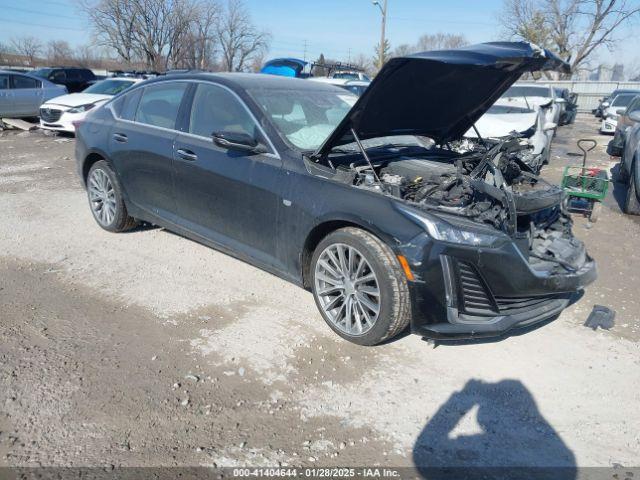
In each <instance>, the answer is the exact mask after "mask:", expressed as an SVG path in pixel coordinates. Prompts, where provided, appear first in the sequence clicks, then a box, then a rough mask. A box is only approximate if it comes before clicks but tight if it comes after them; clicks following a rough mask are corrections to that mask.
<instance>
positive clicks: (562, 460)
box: [413, 380, 576, 480]
mask: <svg viewBox="0 0 640 480" xmlns="http://www.w3.org/2000/svg"><path fill="white" fill-rule="evenodd" d="M476 408H477V412H476V415H475V416H476V419H477V422H475V421H474V420H473V416H474V410H475V409H476ZM473 423H477V425H473ZM458 424H460V425H461V429H462V430H463V432H462V433H461V434H460V435H455V432H454V430H455V429H456V426H457V425H458ZM478 427H479V428H478ZM478 429H479V430H481V431H478ZM470 430H472V431H474V432H475V433H469V431H470ZM413 461H414V464H415V466H416V468H417V469H418V471H419V472H420V474H421V476H422V477H423V478H427V479H438V480H440V479H456V480H462V479H480V478H491V479H502V478H504V479H510V480H512V479H519V478H523V479H524V478H526V479H549V480H551V479H553V480H571V479H575V478H576V464H575V456H574V455H573V453H572V452H571V450H570V449H569V448H568V447H567V446H566V445H565V443H564V442H563V441H562V439H561V438H560V436H559V435H558V433H557V432H556V431H555V430H554V428H553V427H552V426H551V425H549V423H548V422H547V421H546V420H545V419H544V418H543V417H542V415H541V414H540V411H539V410H538V407H537V405H536V403H535V400H534V399H533V397H532V395H531V393H530V392H529V391H528V390H527V389H526V387H525V386H524V385H523V384H522V383H521V382H519V381H517V380H503V381H501V382H497V383H485V382H482V381H479V380H470V381H469V382H467V384H466V385H465V386H464V388H463V389H462V391H459V392H455V393H453V394H452V395H451V397H449V399H448V400H447V402H446V403H444V404H443V405H442V406H441V407H440V408H439V409H438V411H437V412H436V414H435V415H434V416H433V417H432V418H431V419H430V420H429V422H428V423H427V425H426V426H425V427H424V429H423V430H422V432H421V433H420V435H419V437H418V439H417V440H416V443H415V445H414V448H413Z"/></svg>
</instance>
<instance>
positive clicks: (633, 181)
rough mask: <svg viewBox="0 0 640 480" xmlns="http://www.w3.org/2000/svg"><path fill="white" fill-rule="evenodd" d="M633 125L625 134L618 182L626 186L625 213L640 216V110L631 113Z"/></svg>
mask: <svg viewBox="0 0 640 480" xmlns="http://www.w3.org/2000/svg"><path fill="white" fill-rule="evenodd" d="M629 118H630V120H631V121H632V122H633V124H632V125H631V126H630V127H629V128H628V129H627V130H626V132H625V141H624V145H623V147H622V157H621V159H620V166H619V174H618V180H619V181H620V182H622V183H624V184H626V185H628V188H627V195H626V197H625V199H624V208H623V210H624V212H625V213H628V214H630V215H640V193H639V192H640V110H634V111H633V112H630V113H629Z"/></svg>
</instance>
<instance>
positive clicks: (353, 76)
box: [329, 71, 371, 82]
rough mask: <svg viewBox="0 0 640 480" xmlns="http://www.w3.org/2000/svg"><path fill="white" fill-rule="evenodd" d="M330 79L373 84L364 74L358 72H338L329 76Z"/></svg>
mask: <svg viewBox="0 0 640 480" xmlns="http://www.w3.org/2000/svg"><path fill="white" fill-rule="evenodd" d="M329 78H337V79H341V80H359V81H361V82H371V79H370V78H369V77H368V76H367V75H366V74H365V73H363V72H356V71H336V72H331V73H330V74H329Z"/></svg>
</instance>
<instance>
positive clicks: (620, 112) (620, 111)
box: [616, 108, 627, 115]
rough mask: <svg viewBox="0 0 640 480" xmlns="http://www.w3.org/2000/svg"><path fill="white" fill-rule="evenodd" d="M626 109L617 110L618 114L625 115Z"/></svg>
mask: <svg viewBox="0 0 640 480" xmlns="http://www.w3.org/2000/svg"><path fill="white" fill-rule="evenodd" d="M626 111H627V109H626V108H619V109H618V110H616V115H624V113H625V112H626Z"/></svg>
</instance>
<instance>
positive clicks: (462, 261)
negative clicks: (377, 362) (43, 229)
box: [76, 43, 596, 345]
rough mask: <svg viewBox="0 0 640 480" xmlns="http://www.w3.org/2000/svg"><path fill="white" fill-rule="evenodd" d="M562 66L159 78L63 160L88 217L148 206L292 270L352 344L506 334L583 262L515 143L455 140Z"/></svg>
mask: <svg viewBox="0 0 640 480" xmlns="http://www.w3.org/2000/svg"><path fill="white" fill-rule="evenodd" d="M565 68H566V64H564V62H562V61H561V60H560V59H558V58H557V57H555V56H554V55H553V54H551V53H550V52H548V51H545V50H542V49H539V48H537V47H535V46H533V45H530V44H526V43H489V44H480V45H475V46H471V47H465V48H462V49H459V50H449V51H437V52H426V53H421V54H417V55H413V56H408V57H402V58H395V59H393V60H391V61H389V62H388V63H387V64H386V65H385V67H384V68H383V69H382V70H381V71H380V73H379V74H378V75H377V76H376V78H375V80H374V81H373V82H372V84H371V86H370V87H369V88H368V89H367V91H366V92H365V93H364V94H363V95H362V96H361V97H360V98H357V97H355V96H353V95H352V94H350V93H349V92H346V91H345V90H343V89H340V88H337V87H333V86H330V85H325V84H322V83H318V82H311V81H308V80H301V79H289V78H284V77H277V76H266V75H256V74H241V73H232V74H205V73H185V74H181V75H172V76H167V77H164V78H157V79H153V80H150V81H146V82H143V83H141V84H139V85H138V86H136V87H134V88H133V89H131V90H129V91H127V92H126V93H124V94H122V95H120V96H118V97H116V98H114V99H113V100H111V101H110V102H109V103H107V104H106V105H105V106H104V107H100V108H97V109H95V110H94V111H92V112H91V114H90V115H89V116H88V117H87V119H86V121H84V123H82V124H81V125H79V126H78V129H77V146H76V155H77V162H78V171H79V174H80V175H81V177H82V180H83V182H84V184H85V185H86V188H87V192H88V198H89V206H90V208H91V211H92V213H93V216H94V217H95V220H96V221H97V223H98V224H99V225H100V226H101V227H102V228H104V229H106V230H109V231H113V232H121V231H124V230H127V229H130V228H132V227H134V226H135V225H136V224H137V223H138V222H140V221H145V222H150V223H152V224H156V225H160V226H163V227H165V228H167V229H169V230H172V231H175V232H178V233H179V234H181V235H184V236H186V237H189V238H192V239H194V240H196V241H198V242H201V243H204V244H207V245H209V246H211V247H213V248H216V249H219V250H221V251H224V252H226V253H228V254H231V255H233V256H236V257H238V258H240V259H242V260H245V261H247V262H250V263H252V264H254V265H256V266H258V267H260V268H263V269H265V270H267V271H269V272H272V273H274V274H276V275H278V276H280V277H282V278H285V279H287V280H289V281H291V282H294V283H296V284H298V285H300V286H302V287H303V288H306V289H309V290H311V291H312V292H313V295H314V298H315V301H316V303H317V306H318V309H319V310H320V313H321V315H322V317H323V318H324V320H325V321H326V322H327V324H328V325H329V326H330V327H331V328H332V329H333V330H334V331H335V332H336V333H338V334H339V335H341V336H342V337H344V338H346V339H348V340H350V341H352V342H355V343H358V344H362V345H373V344H377V343H380V342H382V341H385V340H387V339H389V338H391V337H393V336H395V335H397V334H398V333H400V332H401V331H403V330H405V329H406V328H407V327H410V328H411V331H413V332H414V333H417V334H420V335H423V336H426V337H431V338H449V337H473V336H492V335H501V334H503V333H504V332H506V331H507V330H509V329H512V328H516V327H523V326H526V325H531V324H533V323H536V322H540V321H542V320H545V319H548V318H550V317H552V316H554V315H556V314H558V313H559V312H561V311H562V310H563V309H564V308H565V307H566V306H567V305H568V303H569V301H570V298H571V296H572V295H573V294H575V292H576V291H578V290H580V289H582V288H583V287H584V286H585V285H587V284H589V283H590V282H591V281H593V280H594V279H595V276H596V270H595V263H594V261H593V260H592V259H591V258H590V257H589V255H588V254H587V252H586V250H585V247H584V245H583V244H582V242H580V241H579V240H577V239H576V238H575V237H574V236H573V234H572V230H571V219H570V217H569V216H568V215H567V214H566V213H565V212H564V210H563V207H562V203H563V202H562V191H561V190H560V189H559V188H557V187H555V186H553V185H550V184H547V183H545V182H543V181H542V180H541V179H539V178H538V177H536V176H534V175H532V174H530V173H527V171H526V168H525V167H524V166H523V165H522V164H521V161H520V160H519V155H518V153H521V150H522V149H523V148H528V147H527V146H526V145H525V144H524V142H520V141H519V139H518V138H517V136H514V137H513V138H509V139H506V140H501V141H500V142H491V141H489V140H483V141H482V142H481V143H479V144H478V145H477V146H476V147H474V148H473V149H471V150H468V149H466V150H465V148H463V147H462V142H461V141H460V139H461V138H462V136H463V134H464V133H465V132H466V131H467V130H468V129H469V128H471V127H472V126H473V125H474V123H475V121H476V120H477V119H478V118H480V117H481V116H482V114H483V113H484V112H486V111H487V109H488V108H489V107H490V106H491V105H492V104H493V103H494V101H495V100H496V99H498V98H499V97H500V95H501V94H502V93H503V92H505V91H506V90H507V89H508V88H509V86H510V85H512V84H513V83H514V82H515V81H516V80H517V79H518V78H519V77H520V76H521V75H522V74H523V73H524V72H528V71H534V70H544V69H565Z"/></svg>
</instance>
